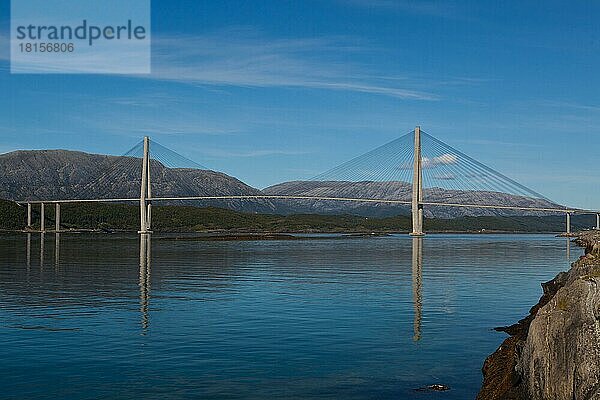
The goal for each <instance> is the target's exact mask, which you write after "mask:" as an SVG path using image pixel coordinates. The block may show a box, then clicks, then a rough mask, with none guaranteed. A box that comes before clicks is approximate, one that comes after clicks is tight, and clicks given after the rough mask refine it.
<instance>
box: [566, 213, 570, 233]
mask: <svg viewBox="0 0 600 400" xmlns="http://www.w3.org/2000/svg"><path fill="white" fill-rule="evenodd" d="M570 233H571V213H570V212H568V213H567V234H570Z"/></svg>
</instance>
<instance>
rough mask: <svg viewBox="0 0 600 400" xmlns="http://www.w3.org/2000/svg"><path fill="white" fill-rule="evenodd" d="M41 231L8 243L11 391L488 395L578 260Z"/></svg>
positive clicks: (1, 307)
mask: <svg viewBox="0 0 600 400" xmlns="http://www.w3.org/2000/svg"><path fill="white" fill-rule="evenodd" d="M27 240H28V239H27V235H25V234H21V235H3V236H0V343H2V345H1V346H0V388H1V391H0V397H1V398H3V399H57V398H72V399H99V398H102V399H123V398H131V399H134V398H135V399H137V398H143V399H163V398H170V399H199V398H202V399H207V398H221V399H225V398H227V399H229V398H239V399H242V398H254V399H264V398H279V399H283V398H285V399H289V398H298V399H300V398H302V399H306V398H331V399H334V398H337V399H340V398H343V399H469V398H474V397H475V395H476V393H477V391H478V389H479V386H480V383H481V372H480V370H481V366H482V364H483V361H484V359H485V357H486V356H487V355H489V354H490V353H492V352H493V351H494V350H495V349H496V348H497V346H498V345H499V344H500V342H501V341H502V340H503V339H504V338H505V335H504V334H502V333H497V332H494V331H492V330H491V329H492V328H493V327H495V326H499V325H506V324H510V323H512V322H515V321H516V320H518V319H520V318H521V317H523V316H524V315H525V314H526V313H527V312H528V310H529V308H530V307H531V306H532V305H533V304H535V303H536V302H537V300H538V298H539V296H540V295H541V288H540V282H542V281H546V280H549V279H551V278H553V277H554V276H555V275H556V274H557V273H558V272H559V271H561V270H565V269H567V268H568V265H569V263H568V260H567V241H566V240H565V239H557V238H554V237H552V236H547V235H539V236H538V235H430V236H428V237H426V238H424V239H423V241H422V242H419V241H413V240H412V239H410V238H408V237H406V236H394V237H381V238H364V239H361V238H352V239H348V238H346V239H335V238H329V239H312V240H301V241H273V242H219V243H217V242H198V241H183V240H178V241H174V240H164V239H160V238H159V237H154V238H153V239H152V243H151V244H150V248H151V254H150V256H149V257H148V256H147V255H146V253H145V252H143V253H142V257H141V258H142V260H140V243H139V238H138V237H137V236H135V235H131V236H127V235H119V236H117V235H96V236H92V235H66V234H62V235H61V237H60V242H59V243H58V246H57V243H56V241H55V236H54V235H50V234H46V235H45V240H44V243H43V249H42V248H41V247H42V243H41V241H40V235H31V237H30V246H29V252H28V251H27V249H28V246H27ZM419 243H421V245H419ZM420 248H421V250H419V249H420ZM41 250H42V252H43V254H40V253H41ZM142 250H143V249H142ZM580 254H581V250H580V249H578V248H575V247H572V248H571V249H570V256H571V258H572V259H574V258H577V257H578V256H579V255H580ZM140 264H142V266H141V267H140ZM432 383H442V384H446V385H448V386H450V387H451V390H450V391H448V392H443V393H422V392H415V391H414V390H413V389H415V388H418V387H421V386H424V385H428V384H432Z"/></svg>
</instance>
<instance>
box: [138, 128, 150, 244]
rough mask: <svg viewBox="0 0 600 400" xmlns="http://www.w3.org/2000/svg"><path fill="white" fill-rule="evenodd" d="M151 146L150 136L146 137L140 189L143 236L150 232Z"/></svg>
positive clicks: (141, 230) (141, 229) (141, 231)
mask: <svg viewBox="0 0 600 400" xmlns="http://www.w3.org/2000/svg"><path fill="white" fill-rule="evenodd" d="M149 146H150V140H149V138H148V136H145V137H144V157H143V159H142V184H141V188H140V231H139V233H141V234H147V233H149V231H148V208H147V201H146V199H147V195H148V165H149V164H148V160H149V157H148V151H149Z"/></svg>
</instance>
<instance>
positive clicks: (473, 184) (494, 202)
mask: <svg viewBox="0 0 600 400" xmlns="http://www.w3.org/2000/svg"><path fill="white" fill-rule="evenodd" d="M222 175H223V174H220V173H217V172H214V171H211V170H210V169H209V168H207V167H204V166H202V165H200V164H197V163H195V162H193V161H191V160H189V159H187V158H185V157H183V156H181V155H179V154H178V153H176V152H174V151H172V150H170V149H168V148H166V147H164V146H162V145H160V144H159V143H156V142H154V141H151V140H150V139H149V138H148V137H146V138H144V140H142V141H141V142H139V143H138V144H137V145H136V146H134V147H133V148H132V149H131V150H129V151H128V152H127V153H125V154H124V156H122V157H116V158H115V161H114V162H112V163H108V164H107V165H105V166H103V171H102V172H101V174H100V176H98V177H97V178H96V179H94V180H92V181H91V182H88V183H87V184H86V185H84V186H82V187H79V188H77V190H76V191H74V192H71V193H69V194H68V195H64V196H63V197H60V196H56V195H55V196H49V197H43V198H28V199H17V202H18V203H19V204H21V205H25V206H27V209H28V212H27V225H28V227H31V226H32V207H33V205H39V207H40V230H41V231H45V230H46V227H45V222H44V221H45V218H44V212H45V211H44V210H45V206H46V205H49V204H51V205H54V206H55V207H56V209H55V230H56V231H57V232H58V231H60V230H61V223H60V206H61V204H65V203H87V202H105V203H107V202H115V203H125V202H136V203H139V205H140V230H139V232H140V233H142V234H147V233H150V232H151V227H152V205H153V204H160V203H164V204H173V203H178V204H179V203H181V202H190V201H194V202H207V201H237V202H253V201H254V202H267V203H268V204H272V202H278V203H284V204H289V205H294V206H296V207H301V208H302V207H304V209H311V208H315V207H317V206H318V207H319V209H327V210H329V211H332V212H335V210H336V209H338V208H339V209H341V207H342V206H341V205H342V204H345V205H346V206H345V207H347V205H348V204H352V205H353V206H361V207H366V206H370V207H403V208H405V209H410V214H411V216H412V232H411V234H412V235H414V236H421V235H423V219H424V217H427V216H442V217H444V216H447V215H449V214H448V213H449V211H448V210H451V209H463V210H465V209H468V210H478V211H477V212H479V213H483V214H485V213H488V215H489V213H493V214H494V215H496V214H498V215H510V214H511V213H512V214H514V213H522V214H526V215H548V214H556V213H561V214H565V215H566V231H567V233H569V232H570V227H571V223H570V218H571V215H572V214H595V215H596V228H597V229H600V211H597V210H585V209H580V208H575V207H569V206H565V205H560V204H557V203H555V202H553V201H551V200H550V199H548V198H546V197H544V196H543V195H541V194H539V193H537V192H536V191H534V190H532V189H529V188H527V187H525V186H523V185H521V184H520V183H518V182H516V181H515V180H513V179H510V178H508V177H507V176H505V175H503V174H501V173H500V172H498V171H495V170H494V169H492V168H490V167H488V166H486V165H485V164H483V163H481V162H479V161H477V160H475V159H474V158H471V157H469V156H468V155H466V154H464V153H462V152H461V151H459V150H457V149H455V148H454V147H451V146H449V145H448V144H446V143H444V142H442V141H440V140H438V139H436V138H435V137H433V136H431V135H429V134H427V133H426V132H423V131H422V130H421V129H420V127H416V128H415V129H414V130H413V131H411V132H409V133H407V134H405V135H403V136H401V137H399V138H398V139H396V140H393V141H391V142H389V143H387V144H384V145H383V146H380V147H378V148H376V149H374V150H372V151H370V152H368V153H365V154H363V155H361V156H358V157H356V158H354V159H352V160H350V161H348V162H345V163H343V164H341V165H339V166H337V167H335V168H332V169H330V170H328V171H326V172H324V173H322V174H319V175H317V176H315V177H313V178H311V179H308V180H303V181H294V182H286V183H284V184H280V185H275V186H272V187H270V188H266V189H264V190H262V191H259V190H248V187H247V186H245V185H243V183H241V182H239V181H238V182H239V184H237V185H233V186H231V185H230V186H229V187H227V188H225V189H223V188H216V189H215V187H214V182H215V181H218V180H219V179H221V178H222ZM211 185H212V186H211ZM209 187H210V189H209ZM346 209H347V208H346ZM346 209H345V210H346Z"/></svg>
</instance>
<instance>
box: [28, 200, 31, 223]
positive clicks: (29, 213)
mask: <svg viewBox="0 0 600 400" xmlns="http://www.w3.org/2000/svg"><path fill="white" fill-rule="evenodd" d="M27 229H31V203H27Z"/></svg>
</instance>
